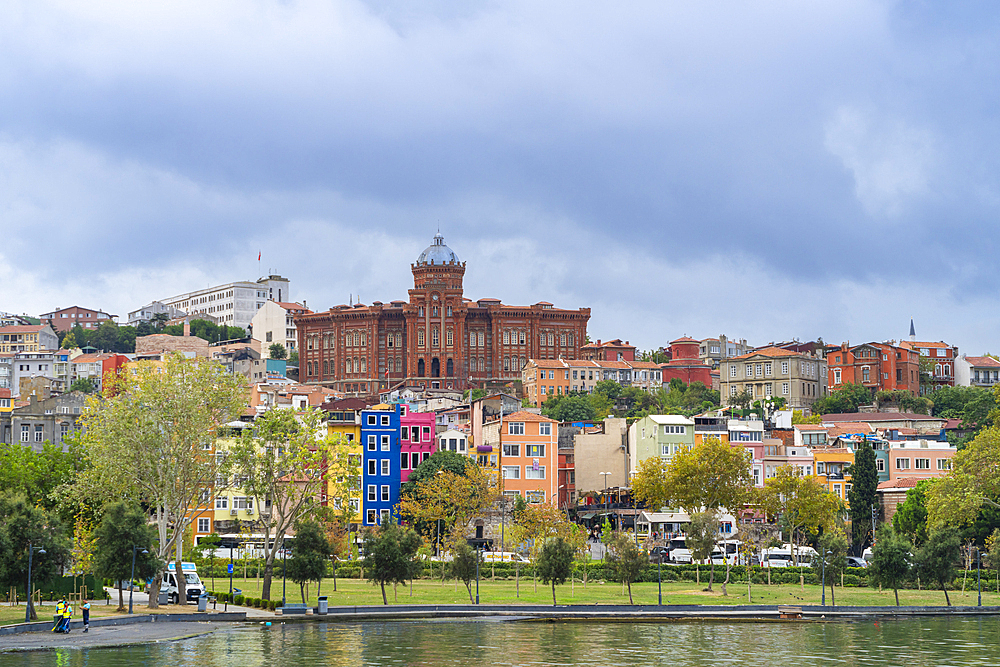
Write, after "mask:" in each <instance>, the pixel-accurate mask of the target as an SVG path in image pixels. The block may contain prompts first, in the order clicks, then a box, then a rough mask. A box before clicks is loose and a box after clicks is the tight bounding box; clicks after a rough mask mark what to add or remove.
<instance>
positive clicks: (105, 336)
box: [90, 320, 118, 352]
mask: <svg viewBox="0 0 1000 667" xmlns="http://www.w3.org/2000/svg"><path fill="white" fill-rule="evenodd" d="M90 344H91V345H93V346H94V347H96V348H97V349H98V350H103V351H105V352H116V351H117V349H118V325H117V324H115V323H114V322H112V321H111V320H105V321H104V322H102V323H101V326H99V327H97V331H95V332H94V337H93V338H91V340H90Z"/></svg>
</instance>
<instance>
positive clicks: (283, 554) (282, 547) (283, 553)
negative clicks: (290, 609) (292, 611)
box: [281, 537, 287, 613]
mask: <svg viewBox="0 0 1000 667" xmlns="http://www.w3.org/2000/svg"><path fill="white" fill-rule="evenodd" d="M286 555H287V550H286V549H285V538H284V537H282V538H281V608H282V609H284V608H285V556H286ZM282 613H284V612H282Z"/></svg>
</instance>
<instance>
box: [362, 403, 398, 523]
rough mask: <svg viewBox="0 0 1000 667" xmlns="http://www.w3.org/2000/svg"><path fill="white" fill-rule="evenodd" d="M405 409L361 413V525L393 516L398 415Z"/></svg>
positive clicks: (396, 490) (364, 411) (378, 521)
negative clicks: (362, 490)
mask: <svg viewBox="0 0 1000 667" xmlns="http://www.w3.org/2000/svg"><path fill="white" fill-rule="evenodd" d="M405 409H406V408H405V406H402V405H399V404H397V405H394V406H392V407H388V406H386V409H384V410H362V411H361V442H362V443H363V446H364V456H363V459H362V461H363V463H362V485H363V487H364V493H365V496H364V503H363V507H364V516H363V517H362V522H361V523H362V525H365V526H378V525H381V524H382V522H383V521H386V520H387V519H390V517H393V516H394V515H395V510H396V505H397V504H398V503H399V486H400V480H401V476H400V468H399V464H400V451H401V450H400V441H399V436H400V430H399V429H400V419H399V418H400V416H401V414H402V412H403V410H405Z"/></svg>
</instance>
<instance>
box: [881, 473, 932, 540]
mask: <svg viewBox="0 0 1000 667" xmlns="http://www.w3.org/2000/svg"><path fill="white" fill-rule="evenodd" d="M934 481H935V480H932V479H924V480H921V481H919V482H917V485H916V486H915V487H913V488H912V489H910V490H909V491H907V492H906V500H905V501H903V502H902V503H900V504H899V507H897V508H896V513H895V514H893V515H892V528H893V530H894V531H895V532H896V534H898V535H901V536H905V537H906V538H907V539H908V540H909V541H910V542H912V543H913V544H914V545H916V546H918V547H919V546H920V545H922V544H923V543H924V542H925V541H926V540H927V490H928V488H929V487H930V486H931V485H932V484H933V483H934Z"/></svg>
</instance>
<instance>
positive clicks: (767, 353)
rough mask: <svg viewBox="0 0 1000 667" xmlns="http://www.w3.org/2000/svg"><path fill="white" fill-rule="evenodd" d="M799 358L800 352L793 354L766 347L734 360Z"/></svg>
mask: <svg viewBox="0 0 1000 667" xmlns="http://www.w3.org/2000/svg"><path fill="white" fill-rule="evenodd" d="M758 356H759V357H797V356H799V353H798V352H792V351H791V350H782V349H781V348H780V347H765V348H763V349H760V350H754V351H753V352H749V353H747V354H743V355H740V356H738V357H733V358H732V359H731V361H732V360H736V359H750V358H752V357H758Z"/></svg>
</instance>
